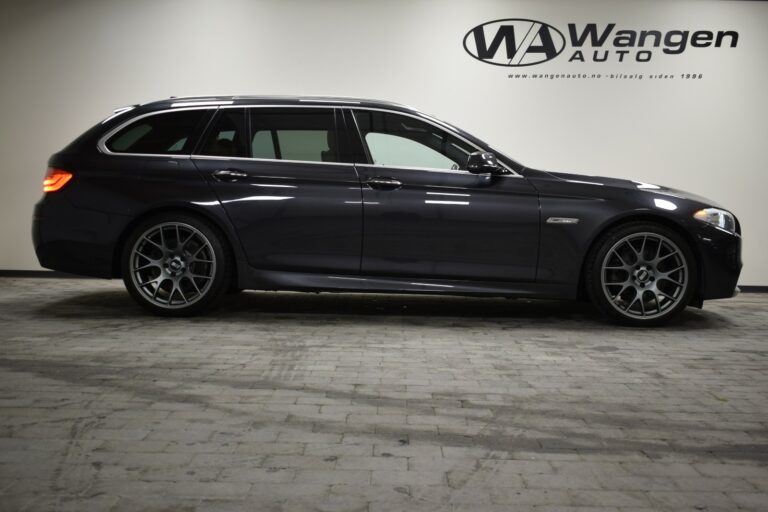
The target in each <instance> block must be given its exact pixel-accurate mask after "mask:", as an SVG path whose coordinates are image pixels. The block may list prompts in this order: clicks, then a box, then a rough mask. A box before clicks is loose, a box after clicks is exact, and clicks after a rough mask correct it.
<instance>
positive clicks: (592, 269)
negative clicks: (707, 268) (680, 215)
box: [585, 222, 697, 326]
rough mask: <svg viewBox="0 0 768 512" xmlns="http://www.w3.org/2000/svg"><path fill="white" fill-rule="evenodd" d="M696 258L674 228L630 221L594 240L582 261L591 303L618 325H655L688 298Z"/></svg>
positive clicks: (682, 304)
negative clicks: (583, 261) (584, 262)
mask: <svg viewBox="0 0 768 512" xmlns="http://www.w3.org/2000/svg"><path fill="white" fill-rule="evenodd" d="M696 272H697V271H696V259H695V258H694V256H693V253H692V251H691V249H690V247H689V245H688V243H687V242H686V241H685V240H684V239H683V238H682V237H681V236H680V235H678V234H677V233H676V232H675V231H673V230H672V229H669V228H668V227H666V226H663V225H661V224H656V223H653V222H631V223H627V224H624V225H621V226H618V227H616V228H614V229H611V230H609V231H608V232H607V233H605V234H604V235H603V236H601V237H600V239H599V240H598V241H597V242H596V244H595V246H594V248H593V250H592V251H591V253H590V256H589V257H588V260H587V264H586V275H585V279H586V283H585V284H586V287H587V290H588V292H589V295H590V298H591V299H592V302H593V303H594V304H595V306H597V308H598V309H599V310H600V311H601V312H602V313H603V314H604V315H605V316H606V317H608V318H609V319H610V320H612V321H614V322H616V323H620V324H623V325H634V326H650V325H660V324H662V323H664V322H666V321H668V320H669V319H670V318H672V317H673V316H675V315H677V314H678V313H680V312H681V311H682V310H683V309H685V307H686V306H687V305H688V304H689V303H690V301H691V297H692V295H693V292H694V290H695V286H696V275H697V273H696Z"/></svg>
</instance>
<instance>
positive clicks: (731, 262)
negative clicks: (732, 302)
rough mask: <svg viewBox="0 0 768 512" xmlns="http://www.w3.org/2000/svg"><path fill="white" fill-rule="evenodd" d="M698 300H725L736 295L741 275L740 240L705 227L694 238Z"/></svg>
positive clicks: (729, 234)
mask: <svg viewBox="0 0 768 512" xmlns="http://www.w3.org/2000/svg"><path fill="white" fill-rule="evenodd" d="M696 243H697V245H698V253H699V264H700V266H701V268H700V271H699V294H700V299H701V300H709V299H725V298H730V297H734V296H735V295H736V294H738V287H737V284H738V282H739V274H741V267H742V261H741V236H739V235H733V234H731V233H727V232H725V231H722V230H720V229H717V228H714V227H711V226H707V225H704V226H703V227H702V228H701V229H700V230H699V232H698V233H697V234H696Z"/></svg>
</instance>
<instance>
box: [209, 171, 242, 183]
mask: <svg viewBox="0 0 768 512" xmlns="http://www.w3.org/2000/svg"><path fill="white" fill-rule="evenodd" d="M211 174H212V175H213V178H214V179H216V180H218V181H237V180H239V179H242V178H247V177H248V173H247V172H244V171H241V170H239V169H219V170H217V171H213V172H212V173H211Z"/></svg>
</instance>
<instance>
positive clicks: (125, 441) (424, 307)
mask: <svg viewBox="0 0 768 512" xmlns="http://www.w3.org/2000/svg"><path fill="white" fill-rule="evenodd" d="M0 510H3V511H5V510H29V511H35V512H36V511H47V510H73V511H85V510H115V511H133V510H135V511H153V510H156V511H160V510H162V511H175V510H185V511H186V510H189V511H192V510H204V511H207V510H211V511H219V510H221V511H230V510H258V511H262V510H264V511H273V510H274V511H279V510H284V511H294V510H296V511H305V510H328V511H331V510H333V511H368V512H396V511H400V510H416V511H437V510H439V511H443V510H448V511H457V510H466V511H485V510H490V511H496V510H498V511H505V512H506V511H527V510H535V511H539V512H544V511H560V510H578V511H582V512H586V511H592V510H600V511H605V510H611V511H616V510H622V511H633V512H639V511H644V510H696V511H704V510H706V511H733V510H753V511H757V510H768V295H758V294H744V295H741V296H740V297H739V298H737V299H732V300H727V301H715V302H711V303H707V307H706V309H705V310H703V311H699V310H690V311H687V312H686V313H685V314H684V315H683V316H682V318H681V319H680V320H679V321H677V322H676V323H675V324H674V325H672V326H670V327H669V328H667V329H656V330H638V329H628V328H615V327H611V326H607V325H605V324H603V323H601V322H599V321H598V320H597V319H596V318H595V317H594V315H593V314H592V313H591V310H590V309H589V308H588V307H586V306H584V305H580V304H572V303H559V302H536V301H509V300H501V299H498V300H497V299H462V298H435V297H413V296H409V297H404V296H390V297H386V296H354V295H329V294H323V295H302V294H289V293H281V294H275V293H256V292H247V293H244V294H242V295H240V296H237V297H232V298H230V299H228V300H227V302H226V303H225V305H224V306H223V308H222V309H221V310H220V311H219V312H218V313H217V314H216V315H214V316H208V317H204V318H196V319H190V320H176V319H173V320H167V319H166V320H164V319H159V318H154V317H150V316H146V315H144V314H143V313H141V312H140V311H139V310H138V309H137V307H136V306H134V304H133V303H132V302H131V301H130V299H129V298H128V296H127V294H126V293H125V292H124V290H123V288H122V285H121V283H119V282H108V281H97V280H77V279H8V278H5V279H0Z"/></svg>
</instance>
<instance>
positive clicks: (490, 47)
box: [464, 18, 565, 67]
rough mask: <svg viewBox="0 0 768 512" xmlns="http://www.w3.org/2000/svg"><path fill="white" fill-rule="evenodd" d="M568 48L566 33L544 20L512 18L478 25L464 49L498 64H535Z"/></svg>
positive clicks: (466, 40)
mask: <svg viewBox="0 0 768 512" xmlns="http://www.w3.org/2000/svg"><path fill="white" fill-rule="evenodd" d="M564 48H565V36H563V33H562V32H560V31H559V30H557V29H556V28H555V27H553V26H552V25H547V24H546V23H542V22H540V21H535V20H526V19H517V18H511V19H506V20H495V21H489V22H488V23H483V24H482V25H478V26H476V27H475V28H473V29H472V30H470V31H469V32H467V35H465V36H464V49H465V50H466V51H467V53H468V54H470V55H471V56H472V57H474V58H476V59H477V60H479V61H482V62H486V63H488V64H493V65H495V66H513V67H516V66H532V65H533V64H541V63H542V62H546V61H548V60H552V59H554V58H555V57H557V56H558V55H560V52H562V51H563V49H564Z"/></svg>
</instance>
